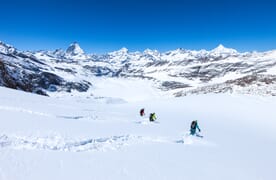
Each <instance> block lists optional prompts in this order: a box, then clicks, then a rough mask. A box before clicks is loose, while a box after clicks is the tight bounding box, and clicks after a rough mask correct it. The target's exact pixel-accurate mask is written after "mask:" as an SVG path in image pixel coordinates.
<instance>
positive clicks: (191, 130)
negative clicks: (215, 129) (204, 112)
mask: <svg viewBox="0 0 276 180" xmlns="http://www.w3.org/2000/svg"><path fill="white" fill-rule="evenodd" d="M196 129H198V131H199V132H200V131H201V130H200V128H199V126H198V123H197V120H194V121H192V123H191V129H190V134H191V135H196V136H200V135H199V134H197V133H196Z"/></svg>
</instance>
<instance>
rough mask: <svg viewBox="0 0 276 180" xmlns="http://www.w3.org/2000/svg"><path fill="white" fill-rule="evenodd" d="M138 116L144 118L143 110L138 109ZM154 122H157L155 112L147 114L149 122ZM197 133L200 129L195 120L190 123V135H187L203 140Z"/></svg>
mask: <svg viewBox="0 0 276 180" xmlns="http://www.w3.org/2000/svg"><path fill="white" fill-rule="evenodd" d="M140 116H141V117H144V116H146V113H145V108H142V109H140ZM156 120H157V117H156V114H155V112H153V113H150V114H149V121H150V122H154V121H156ZM199 132H201V129H200V128H199V126H198V122H197V120H193V121H192V122H191V126H190V133H189V135H191V136H197V137H201V138H203V136H202V135H200V134H199Z"/></svg>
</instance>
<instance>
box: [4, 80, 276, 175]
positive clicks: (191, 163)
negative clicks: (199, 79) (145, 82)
mask: <svg viewBox="0 0 276 180" xmlns="http://www.w3.org/2000/svg"><path fill="white" fill-rule="evenodd" d="M96 84H97V85H96V86H95V88H97V89H96V90H95V94H94V96H91V97H89V96H87V95H85V96H68V95H65V94H64V96H56V97H44V96H39V95H34V94H29V93H25V92H21V91H15V90H11V89H7V88H2V87H1V88H0V180H61V179H63V180H70V179H72V180H75V179H82V180H92V179H94V180H109V179H110V180H135V179H137V180H141V179H145V180H153V179H156V180H167V179H168V180H169V179H173V180H184V179H187V180H275V178H276V175H275V172H274V170H275V163H276V155H275V151H276V114H275V107H276V97H259V96H245V95H233V94H208V95H197V96H187V97H181V98H166V97H165V96H164V94H161V93H160V92H158V91H156V90H154V89H150V86H146V89H144V90H142V87H141V86H139V85H140V84H142V83H140V82H138V85H134V83H129V82H124V81H121V82H120V83H117V84H116V83H115V82H109V83H108V87H107V89H104V86H103V84H100V82H98V83H96ZM132 85H133V86H132ZM139 87H140V88H139ZM101 88H102V90H101ZM125 88H127V92H128V93H127V92H124V91H122V89H125ZM95 95H97V96H95ZM140 97H141V98H140ZM143 97H144V98H143ZM141 108H145V112H146V117H143V118H141V117H140V116H139V110H140V109H141ZM150 112H156V115H157V122H154V123H150V122H149V121H148V115H149V113H150ZM194 119H197V120H198V122H199V127H200V128H201V130H202V131H201V135H203V136H204V138H197V137H191V136H187V132H188V131H189V127H190V123H191V121H192V120H194Z"/></svg>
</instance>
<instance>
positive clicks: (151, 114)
mask: <svg viewBox="0 0 276 180" xmlns="http://www.w3.org/2000/svg"><path fill="white" fill-rule="evenodd" d="M156 119H157V118H156V115H155V113H150V116H149V120H150V121H155V120H156Z"/></svg>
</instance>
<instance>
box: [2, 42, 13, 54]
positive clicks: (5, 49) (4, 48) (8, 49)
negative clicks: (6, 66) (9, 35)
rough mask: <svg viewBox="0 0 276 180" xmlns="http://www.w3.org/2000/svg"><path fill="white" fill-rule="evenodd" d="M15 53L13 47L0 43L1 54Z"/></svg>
mask: <svg viewBox="0 0 276 180" xmlns="http://www.w3.org/2000/svg"><path fill="white" fill-rule="evenodd" d="M14 51H15V48H14V47H12V46H11V45H8V44H5V43H3V42H2V41H0V52H1V53H4V54H8V53H12V52H14Z"/></svg>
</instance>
